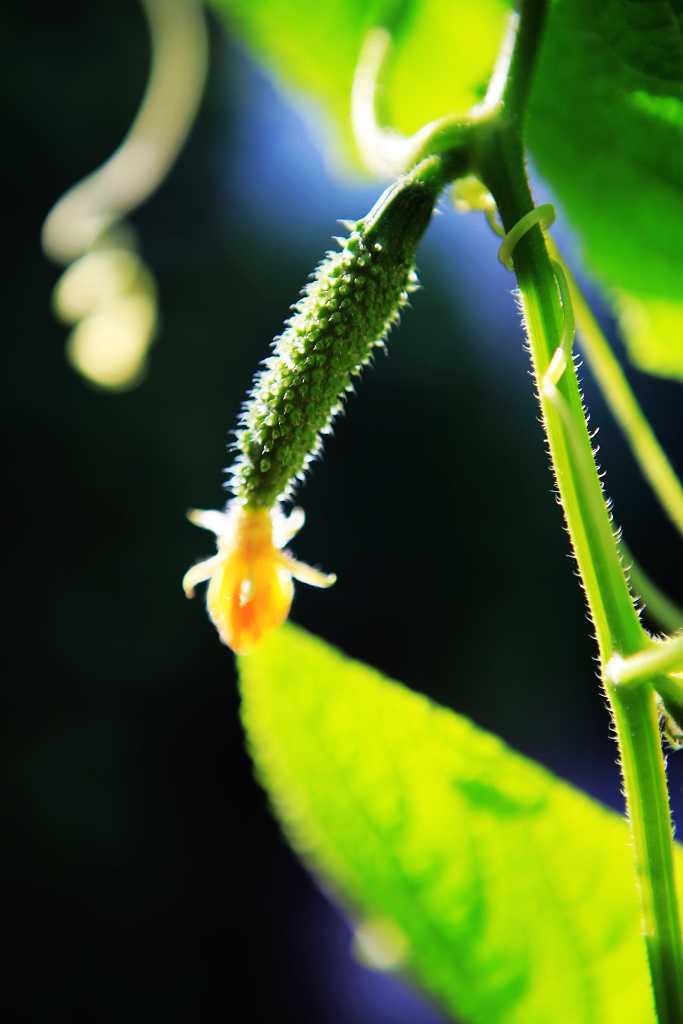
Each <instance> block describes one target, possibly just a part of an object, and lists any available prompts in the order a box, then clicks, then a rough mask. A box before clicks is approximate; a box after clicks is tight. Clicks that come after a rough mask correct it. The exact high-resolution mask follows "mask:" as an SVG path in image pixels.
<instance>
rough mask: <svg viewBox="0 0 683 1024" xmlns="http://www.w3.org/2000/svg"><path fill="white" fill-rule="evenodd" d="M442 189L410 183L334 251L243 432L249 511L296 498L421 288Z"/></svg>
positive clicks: (238, 482) (237, 473)
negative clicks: (358, 379) (418, 252)
mask: <svg viewBox="0 0 683 1024" xmlns="http://www.w3.org/2000/svg"><path fill="white" fill-rule="evenodd" d="M436 194H437V193H436V190H435V189H434V188H430V187H428V186H427V187H425V186H424V185H422V184H420V185H416V184H414V183H411V182H410V180H407V181H406V180H402V181H399V182H398V183H397V185H395V186H392V188H391V189H388V190H387V192H385V193H384V195H383V196H382V197H381V198H380V200H379V201H378V203H377V204H376V205H375V207H373V210H372V211H371V212H370V213H369V214H368V216H367V217H365V218H364V219H363V220H361V221H358V222H357V223H356V224H355V225H354V226H353V230H352V231H351V234H350V236H349V237H348V238H347V239H344V240H343V241H341V242H340V244H341V246H342V249H341V252H329V253H327V255H326V256H325V258H324V259H323V260H322V262H321V263H320V265H319V267H318V269H317V271H316V273H315V275H314V277H313V279H312V280H311V282H310V283H309V284H308V285H307V287H306V288H305V290H304V292H303V296H302V298H301V300H300V301H299V302H298V303H297V304H296V305H295V306H294V307H293V310H294V316H293V317H292V318H291V319H290V320H289V321H288V322H287V325H286V329H285V331H284V333H283V334H281V335H280V336H279V338H277V339H276V341H275V343H274V355H273V356H271V357H270V358H269V359H266V360H265V367H266V368H265V369H264V370H263V371H261V372H260V373H259V374H258V375H257V376H256V378H255V381H254V387H253V390H252V391H251V394H250V398H249V400H248V402H247V404H246V406H245V408H244V410H243V414H242V417H241V421H240V426H241V428H242V429H241V430H240V431H239V432H238V435H237V445H236V447H237V449H238V451H239V452H240V455H239V457H238V460H237V463H236V465H235V467H234V468H233V469H232V470H231V475H232V481H231V489H232V491H233V493H234V495H235V497H236V498H237V499H238V500H239V501H240V502H241V503H242V504H244V505H246V506H248V507H256V508H260V507H267V508H270V507H271V506H273V505H274V504H275V503H276V502H277V501H279V500H284V499H286V498H288V497H290V496H291V493H292V490H293V488H294V485H295V483H296V481H297V480H298V479H302V478H303V475H304V472H305V469H306V467H307V466H308V464H309V462H310V461H311V460H312V459H313V458H315V456H316V455H317V454H318V452H319V450H320V448H321V444H322V441H321V434H324V433H328V432H329V429H330V424H331V422H332V420H333V419H334V417H335V415H336V414H337V413H338V412H339V410H340V409H341V406H342V403H343V400H344V396H345V394H346V392H349V391H351V390H353V388H352V384H351V379H352V377H354V376H357V375H359V374H360V372H361V370H362V367H363V366H364V365H365V364H366V363H367V362H368V361H369V360H370V358H371V356H372V352H373V349H374V348H376V347H378V346H382V345H383V343H384V338H385V337H386V335H387V333H388V331H389V330H390V328H391V326H392V325H393V324H394V323H396V322H397V320H398V319H399V312H400V310H401V308H402V307H403V306H405V305H406V303H407V301H408V294H409V293H410V292H411V291H413V290H414V289H415V287H416V281H417V278H416V275H415V271H414V264H413V258H414V254H415V249H416V247H417V243H418V241H419V239H420V237H421V236H422V234H423V232H424V229H425V228H426V226H427V224H428V222H429V219H430V217H431V213H432V211H433V207H434V202H435V200H436Z"/></svg>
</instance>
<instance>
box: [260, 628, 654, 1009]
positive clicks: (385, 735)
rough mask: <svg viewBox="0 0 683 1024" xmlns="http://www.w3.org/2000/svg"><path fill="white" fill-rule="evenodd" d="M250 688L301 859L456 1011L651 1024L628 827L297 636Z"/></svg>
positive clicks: (263, 653)
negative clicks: (367, 921)
mask: <svg viewBox="0 0 683 1024" xmlns="http://www.w3.org/2000/svg"><path fill="white" fill-rule="evenodd" d="M240 675H241V687H242V696H243V720H244V724H245V728H246V731H247V736H248V742H249V746H250V748H251V752H252V755H253V758H254V761H255V763H256V767H257V772H258V775H259V778H260V779H261V781H262V783H263V785H264V786H265V788H266V789H267V791H268V794H269V796H270V798H271V801H272V803H273V806H274V808H275V810H276V813H277V815H278V817H279V818H280V820H281V822H282V823H283V825H284V828H285V830H286V833H287V835H288V837H289V839H290V840H291V842H292V844H293V846H294V847H295V848H296V849H297V851H298V852H299V853H300V854H301V856H302V857H303V858H304V860H305V861H307V862H308V864H309V865H310V866H311V867H312V868H313V869H314V870H315V871H316V872H319V873H320V874H321V875H322V878H323V880H324V881H325V883H326V884H327V885H330V886H331V887H332V888H333V890H334V891H336V892H337V893H338V895H339V896H340V898H341V900H342V901H343V902H344V903H345V904H346V905H347V906H348V907H349V908H351V909H352V912H353V913H354V915H355V916H356V917H357V919H359V920H360V921H365V920H370V922H372V924H373V927H372V928H371V929H370V934H371V935H373V936H374V935H375V934H376V933H377V932H378V931H379V933H381V934H383V935H384V936H388V938H389V940H390V942H389V944H390V948H388V949H385V950H383V952H384V953H385V954H386V956H387V958H388V960H391V959H392V957H393V958H394V959H396V958H399V957H402V960H401V967H402V969H403V970H404V971H405V972H406V973H407V974H408V975H409V976H412V977H413V978H414V979H415V980H416V981H417V982H418V983H419V984H420V985H421V986H423V987H424V988H425V989H426V990H428V991H429V992H430V993H431V994H432V995H433V996H434V997H435V998H436V999H437V1000H438V1001H439V1002H440V1003H441V1004H442V1005H443V1006H444V1007H445V1008H446V1009H447V1010H449V1011H450V1012H452V1013H453V1014H456V1015H459V1016H460V1017H461V1018H463V1019H464V1020H466V1021H468V1022H475V1024H476V1022H482V1024H495V1022H498V1021H500V1022H503V1021H505V1022H506V1024H547V1022H548V1021H553V1024H563V1022H567V1024H583V1022H594V1024H611V1022H614V1024H617V1022H619V1024H621V1022H623V1021H626V1020H628V1021H638V1024H647V1022H652V1021H653V1020H654V1016H653V1009H652V1005H651V995H650V986H649V981H648V977H647V971H646V966H645V955H644V946H643V942H642V938H641V936H640V929H639V920H638V910H637V905H636V895H635V887H634V874H633V866H632V863H631V853H630V849H629V840H628V833H627V828H626V825H625V823H624V821H623V820H622V819H621V818H619V817H618V816H617V815H616V814H614V813H612V812H611V811H607V810H605V809H604V808H602V807H601V806H600V805H598V804H597V803H596V802H595V801H593V800H591V799H589V798H588V797H587V796H585V795H584V794H582V793H580V792H578V791H577V790H575V789H572V788H571V787H570V786H568V785H566V784H565V783H563V782H561V781H560V780H559V779H557V778H555V777H554V776H553V775H551V774H550V773H549V772H547V771H546V770H544V769H543V768H541V767H540V766H539V765H536V764H534V763H533V762H531V761H529V760H527V759H525V758H524V757H522V756H520V755H519V754H517V753H515V752H514V751H512V750H510V749H509V748H508V747H506V746H505V744H504V743H503V742H502V741H501V740H499V739H498V738H496V737H495V736H492V735H491V734H489V733H487V732H484V731H483V730H482V729H479V728H477V727H476V726H475V725H474V724H473V723H471V722H469V721H468V720H466V719H464V718H462V717H460V716H459V715H456V714H454V713H453V712H452V711H449V710H446V709H445V708H442V707H438V706H437V705H435V704H433V703H432V702H430V701H429V700H427V699H425V698H424V697H422V696H419V695H418V694H416V693H413V692H411V691H409V690H407V689H406V688H405V687H403V686H401V685H400V684H399V683H396V682H393V681H391V680H389V679H386V678H385V677H383V676H382V675H380V673H379V672H376V671H374V670H373V669H371V668H369V667H368V666H366V665H363V664H361V663H360V662H356V661H352V660H350V659H348V658H346V657H345V656H344V655H342V654H341V653H340V652H338V651H337V650H335V649H334V648H332V647H329V646H328V645H327V644H325V643H324V642H323V641H321V640H319V639H317V638H315V637H313V636H311V635H309V634H307V633H305V632H304V631H302V630H300V629H298V628H295V627H292V626H287V627H285V628H284V629H282V630H280V631H278V632H277V633H276V634H274V635H273V636H272V637H271V638H269V639H268V640H267V641H266V642H265V643H264V644H263V645H262V646H261V647H260V648H259V649H258V650H257V651H255V652H254V653H253V654H251V655H249V656H248V657H244V658H242V659H240ZM378 923H379V928H377V924H378ZM362 943H363V945H365V946H367V944H368V929H367V928H363V931H362Z"/></svg>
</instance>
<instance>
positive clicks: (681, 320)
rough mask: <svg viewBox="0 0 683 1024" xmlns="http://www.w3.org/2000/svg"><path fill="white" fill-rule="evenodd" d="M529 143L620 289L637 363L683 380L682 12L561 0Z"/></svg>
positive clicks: (656, 5)
mask: <svg viewBox="0 0 683 1024" xmlns="http://www.w3.org/2000/svg"><path fill="white" fill-rule="evenodd" d="M529 145H530V148H531V151H532V153H533V156H534V158H535V161H536V164H537V166H538V168H539V170H540V171H541V173H542V174H543V175H544V177H545V178H546V179H547V180H548V182H549V183H550V184H551V186H552V188H553V190H554V191H555V193H556V195H557V197H558V199H559V200H560V202H561V203H562V207H563V209H564V210H565V212H566V214H567V216H568V218H569V220H570V222H571V223H572V225H573V226H574V227H575V228H576V230H577V232H578V235H579V238H580V241H581V244H582V249H583V254H584V257H585V260H586V262H587V264H588V266H589V268H590V269H592V270H593V271H594V272H595V274H596V275H597V276H598V277H599V279H600V280H601V281H602V282H603V283H604V284H605V285H607V286H608V287H609V288H610V289H611V288H614V289H618V293H619V294H618V297H617V298H616V299H615V306H616V311H617V313H620V312H621V311H622V310H624V311H626V316H625V318H624V319H623V320H622V323H623V327H624V334H625V338H626V341H627V343H628V344H629V350H630V354H631V357H632V359H633V361H634V362H636V363H637V364H638V365H639V366H640V367H641V368H642V369H645V370H649V371H650V372H652V373H659V374H662V375H664V376H680V377H683V247H682V246H681V224H682V223H683V6H682V5H681V2H680V0H676V2H675V0H649V2H647V3H633V2H632V0H608V2H606V3H598V4H596V3H595V2H594V0H557V2H556V3H554V4H553V6H552V10H551V12H550V16H549V23H548V28H547V32H546V37H545V40H544V43H543V47H542V51H541V56H540V62H539V67H538V71H537V76H536V82H535V88H534V90H533V96H532V102H531V108H530V112H529Z"/></svg>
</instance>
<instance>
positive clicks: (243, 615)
mask: <svg viewBox="0 0 683 1024" xmlns="http://www.w3.org/2000/svg"><path fill="white" fill-rule="evenodd" d="M188 518H189V520H190V522H192V523H194V524H195V525H196V526H201V527H203V528H204V529H205V530H211V531H212V532H213V533H215V534H216V539H217V544H218V553H217V554H215V555H214V556H213V557H212V558H208V559H207V560H206V561H204V562H199V563H198V564H197V565H194V566H192V568H191V569H189V570H188V572H186V573H185V576H184V577H183V590H184V591H185V595H186V597H193V596H194V588H195V587H196V585H197V584H198V583H203V582H204V581H205V580H208V581H209V586H208V590H207V595H206V604H207V608H208V611H209V615H210V616H211V619H212V621H213V623H214V625H215V627H216V629H217V630H218V633H219V635H220V638H221V640H222V641H223V643H224V644H227V645H228V647H230V648H231V649H232V650H233V651H235V653H236V654H246V653H247V652H248V651H250V650H252V649H253V648H254V647H255V646H256V645H257V644H258V643H259V642H260V640H261V639H262V638H263V637H264V636H265V635H266V633H269V632H270V631H271V630H273V629H275V628H276V627H277V626H279V625H280V624H281V623H282V622H284V621H285V619H286V618H287V616H288V614H289V609H290V607H291V604H292V598H293V596H294V584H293V583H292V579H296V580H300V581H301V582H302V583H308V584H310V585H311V586H313V587H331V586H332V584H333V583H334V582H335V580H336V576H334V575H328V574H327V573H323V572H320V571H319V570H317V569H313V568H311V566H309V565H305V564H304V563H303V562H297V560H296V559H295V558H293V557H292V556H291V555H290V554H289V553H288V552H287V551H283V550H282V548H284V546H285V545H286V544H288V543H289V541H290V540H291V539H292V538H293V537H294V536H295V535H296V534H297V533H298V532H299V530H300V529H301V527H302V526H303V525H304V519H305V516H304V511H303V509H301V508H295V509H294V510H293V511H292V512H291V513H290V515H289V516H285V515H283V513H282V511H281V510H280V508H279V506H277V505H276V506H275V507H274V508H272V509H267V508H252V507H249V506H246V505H241V504H239V503H238V502H236V501H234V502H232V503H230V504H229V505H228V506H227V507H226V510H225V512H209V511H198V510H196V509H195V510H193V511H191V512H189V513H188Z"/></svg>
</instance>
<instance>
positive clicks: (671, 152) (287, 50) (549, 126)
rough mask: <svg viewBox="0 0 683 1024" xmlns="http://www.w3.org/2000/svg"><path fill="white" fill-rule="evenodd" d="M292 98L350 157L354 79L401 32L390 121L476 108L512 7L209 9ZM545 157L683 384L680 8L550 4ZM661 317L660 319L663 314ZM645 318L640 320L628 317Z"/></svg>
mask: <svg viewBox="0 0 683 1024" xmlns="http://www.w3.org/2000/svg"><path fill="white" fill-rule="evenodd" d="M213 2H214V4H215V5H216V6H217V7H218V8H219V9H221V10H222V12H223V13H224V14H226V15H227V16H228V17H229V18H230V20H231V21H233V22H234V24H235V26H236V29H237V31H238V33H240V34H241V35H242V36H243V37H244V38H246V40H247V41H248V43H249V45H250V46H251V48H252V50H253V51H254V53H255V54H256V55H257V57H259V58H260V59H261V60H263V61H264V62H265V64H266V65H267V66H268V67H270V68H271V70H272V71H273V72H274V74H275V76H276V77H277V78H278V79H279V81H280V82H281V83H283V84H285V85H286V86H287V87H290V88H291V87H293V88H294V89H295V90H297V91H300V92H302V93H305V94H307V95H308V96H309V97H310V96H313V97H314V98H315V100H316V101H317V102H318V103H320V105H321V107H322V109H323V111H324V112H325V114H327V115H329V116H330V117H331V119H332V120H333V121H334V123H335V125H336V128H337V129H338V133H337V134H338V138H341V140H342V142H343V144H344V148H345V151H346V153H347V156H348V154H350V153H353V152H354V148H353V140H352V136H351V125H350V117H349V111H350V94H351V81H352V77H353V70H354V66H355V63H356V59H357V56H358V52H359V49H360V45H361V41H362V39H363V36H364V34H365V32H366V31H367V29H368V28H369V27H371V26H373V25H376V24H384V25H386V26H387V27H389V28H390V30H391V31H392V34H393V37H394V47H393V51H392V64H391V67H390V69H389V72H388V75H387V79H386V82H385V83H384V89H383V94H384V97H385V101H386V102H385V114H386V118H385V119H386V123H387V124H391V125H392V126H393V127H395V128H397V129H398V130H400V131H404V132H413V131H415V130H417V129H418V128H419V127H420V126H421V125H422V124H424V123H425V122H427V121H429V120H431V119H432V118H435V117H437V116H440V115H442V114H448V113H465V112H466V111H467V110H468V108H469V107H470V106H471V105H472V104H473V103H475V102H476V101H477V100H478V99H480V98H481V96H482V94H483V91H484V88H485V86H486V83H487V80H488V78H489V76H490V73H491V70H492V68H493V65H494V62H495V58H496V55H497V51H498V48H499V45H500V40H501V38H502V34H503V31H504V23H505V16H506V13H507V11H508V10H509V7H510V5H509V4H507V3H505V2H504V0H476V2H475V0H467V2H460V3H459V4H456V5H454V4H452V3H450V2H447V0H411V2H409V3H408V2H407V3H401V2H399V0H326V2H325V3H320V2H318V0H296V3H295V4H292V3H291V0H213ZM528 127H529V145H530V149H531V152H532V155H533V157H534V160H535V162H536V164H537V166H538V167H539V169H540V171H541V172H542V174H543V175H544V177H545V178H546V179H547V180H548V182H549V184H550V185H551V187H552V188H553V190H554V192H555V193H556V195H557V197H558V199H559V200H560V202H561V203H562V206H563V208H564V210H565V212H566V214H567V216H568V218H569V221H570V222H571V224H572V225H573V227H574V228H575V229H576V231H577V234H578V236H579V239H580V242H581V245H582V250H583V254H584V257H585V260H586V263H587V265H588V267H589V268H590V269H591V270H592V271H593V272H594V273H595V274H596V276H597V277H598V278H599V279H600V280H601V281H602V283H603V284H604V285H606V286H607V288H608V290H611V289H616V290H617V291H618V293H619V299H618V300H617V301H616V311H617V313H619V311H620V310H621V309H622V308H627V309H631V311H632V313H631V315H629V316H627V317H626V319H625V321H624V334H625V338H626V341H627V343H628V345H629V351H630V354H631V357H632V359H633V361H634V362H635V363H637V365H639V366H640V367H641V368H642V369H645V370H648V371H650V372H652V373H659V374H662V375H664V376H679V377H683V329H682V328H683V247H682V246H681V244H680V225H681V224H682V223H683V6H682V5H681V0H648V2H646V3H644V2H639V3H634V2H633V0H607V2H605V3H596V2H595V0H555V2H554V3H553V4H552V9H551V12H550V16H549V23H548V27H547V31H546V37H545V40H544V44H543V48H542V52H541V56H540V62H539V67H538V70H537V74H536V83H535V88H534V90H533V96H532V103H531V108H530V111H529V121H528ZM663 309H665V311H666V312H665V315H663V314H662V310H663ZM633 311H635V312H633Z"/></svg>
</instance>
